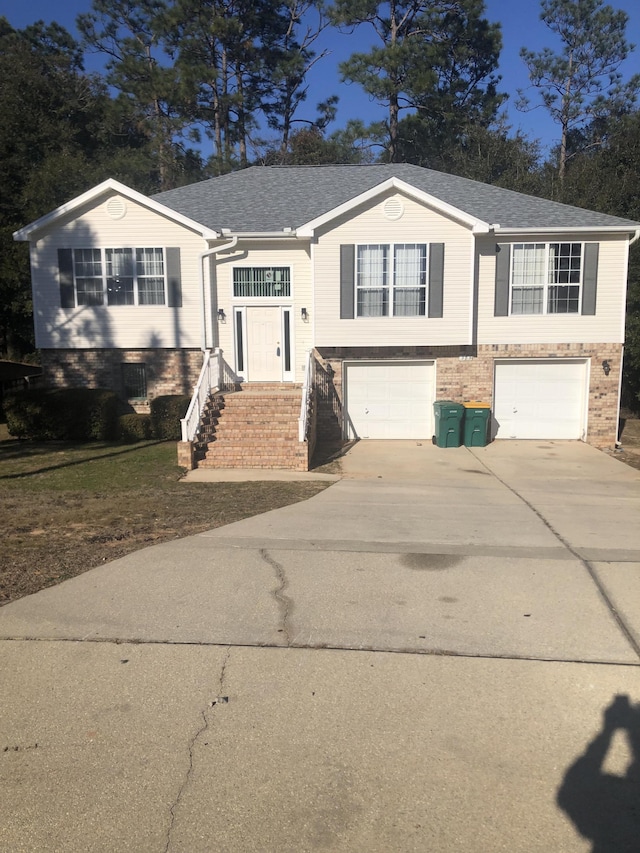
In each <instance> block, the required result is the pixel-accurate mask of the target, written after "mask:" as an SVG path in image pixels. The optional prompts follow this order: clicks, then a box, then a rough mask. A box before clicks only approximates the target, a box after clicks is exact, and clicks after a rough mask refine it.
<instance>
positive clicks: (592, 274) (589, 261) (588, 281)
mask: <svg viewBox="0 0 640 853" xmlns="http://www.w3.org/2000/svg"><path fill="white" fill-rule="evenodd" d="M599 251H600V246H599V244H598V243H585V245H584V270H583V276H582V313H583V314H595V313H596V291H597V289H598V254H599Z"/></svg>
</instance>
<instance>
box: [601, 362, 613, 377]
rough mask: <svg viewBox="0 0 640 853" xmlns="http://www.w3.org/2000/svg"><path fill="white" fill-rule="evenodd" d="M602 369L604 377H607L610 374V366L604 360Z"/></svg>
mask: <svg viewBox="0 0 640 853" xmlns="http://www.w3.org/2000/svg"><path fill="white" fill-rule="evenodd" d="M602 369H603V370H604V375H605V376H608V375H609V374H610V373H611V365H610V364H609V362H608V361H607V360H606V359H605V360H604V361H603V362H602Z"/></svg>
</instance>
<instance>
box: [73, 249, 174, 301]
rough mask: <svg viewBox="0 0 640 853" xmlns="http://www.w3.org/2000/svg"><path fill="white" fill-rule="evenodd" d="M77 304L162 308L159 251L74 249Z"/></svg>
mask: <svg viewBox="0 0 640 853" xmlns="http://www.w3.org/2000/svg"><path fill="white" fill-rule="evenodd" d="M73 272H74V281H75V291H76V303H77V305H105V304H106V305H164V304H165V302H166V296H165V295H166V286H165V261H164V251H163V250H162V249H74V250H73Z"/></svg>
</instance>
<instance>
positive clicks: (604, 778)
mask: <svg viewBox="0 0 640 853" xmlns="http://www.w3.org/2000/svg"><path fill="white" fill-rule="evenodd" d="M603 716H604V720H603V726H602V730H601V731H600V732H599V733H598V734H597V735H596V737H595V738H594V739H593V740H592V741H591V743H590V744H589V745H588V746H587V748H586V750H585V752H584V753H583V754H582V755H581V756H580V757H579V758H578V759H577V760H576V761H575V762H574V763H573V764H572V765H571V767H570V768H569V769H568V770H567V772H566V773H565V776H564V779H563V781H562V785H561V786H560V788H559V790H558V794H557V798H556V799H557V803H558V805H559V806H560V808H561V809H562V810H563V811H564V812H565V813H566V814H567V815H568V816H569V817H570V818H571V820H572V821H573V823H574V825H575V827H576V828H577V830H578V832H580V834H581V835H582V836H584V838H588V839H589V840H590V841H592V842H593V847H592V851H591V853H632V851H633V853H640V705H635V706H634V705H632V704H631V703H630V701H629V697H628V696H616V697H615V699H614V700H613V701H612V702H611V704H610V705H609V706H608V707H607V708H606V709H605V711H604V715H603ZM618 731H622V732H624V733H625V735H626V737H627V740H628V744H629V751H630V753H631V755H632V759H631V762H630V764H629V766H628V768H627V771H626V774H625V775H624V776H618V775H614V774H611V773H606V772H605V771H604V763H605V761H606V758H607V754H608V752H609V750H610V748H611V744H612V741H613V737H614V735H615V733H616V732H618Z"/></svg>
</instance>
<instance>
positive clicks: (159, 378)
mask: <svg viewBox="0 0 640 853" xmlns="http://www.w3.org/2000/svg"><path fill="white" fill-rule="evenodd" d="M126 362H128V363H135V364H140V363H143V364H145V365H146V375H147V394H148V398H149V399H151V398H153V397H160V396H162V395H164V394H191V393H192V391H193V386H194V385H195V384H196V382H197V381H198V376H199V374H200V369H201V368H202V352H201V351H200V350H187V349H181V350H176V349H137V350H122V349H96V350H87V349H59V350H50V349H49V350H42V367H43V371H44V381H45V383H46V384H47V385H48V386H49V387H52V388H62V387H67V388H109V389H111V390H112V391H115V392H116V393H117V394H119V395H120V396H123V395H124V387H123V384H122V365H123V364H124V363H126Z"/></svg>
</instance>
